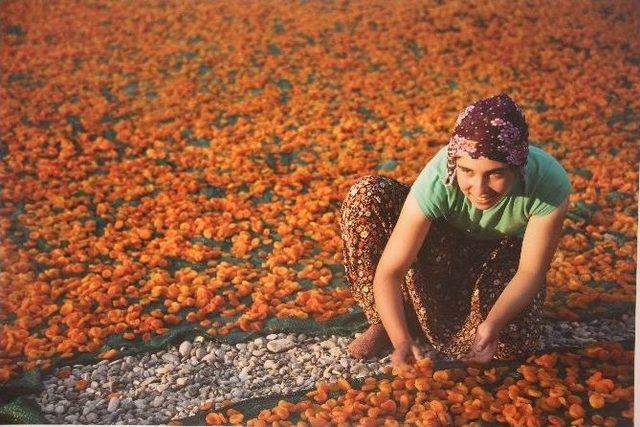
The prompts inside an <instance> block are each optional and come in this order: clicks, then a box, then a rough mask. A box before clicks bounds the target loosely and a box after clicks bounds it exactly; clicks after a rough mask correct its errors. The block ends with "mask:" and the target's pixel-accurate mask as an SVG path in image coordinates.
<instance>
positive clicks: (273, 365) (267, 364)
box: [264, 359, 278, 369]
mask: <svg viewBox="0 0 640 427" xmlns="http://www.w3.org/2000/svg"><path fill="white" fill-rule="evenodd" d="M277 367H278V364H277V363H276V362H274V361H273V360H271V359H267V361H266V362H264V369H275V368H277Z"/></svg>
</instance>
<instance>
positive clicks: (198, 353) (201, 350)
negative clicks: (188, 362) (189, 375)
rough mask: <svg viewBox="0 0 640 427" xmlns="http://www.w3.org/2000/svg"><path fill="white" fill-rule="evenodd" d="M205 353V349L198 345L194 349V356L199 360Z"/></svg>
mask: <svg viewBox="0 0 640 427" xmlns="http://www.w3.org/2000/svg"><path fill="white" fill-rule="evenodd" d="M206 355H207V350H205V349H204V348H202V347H200V348H198V349H197V350H196V358H197V359H198V360H201V359H202V358H203V357H205V356H206Z"/></svg>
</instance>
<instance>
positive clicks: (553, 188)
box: [526, 145, 573, 197]
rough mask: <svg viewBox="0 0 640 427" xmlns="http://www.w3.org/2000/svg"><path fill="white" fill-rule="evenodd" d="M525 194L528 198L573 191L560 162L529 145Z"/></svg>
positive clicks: (539, 148)
mask: <svg viewBox="0 0 640 427" xmlns="http://www.w3.org/2000/svg"><path fill="white" fill-rule="evenodd" d="M526 181H527V185H526V188H527V189H526V193H527V194H528V195H529V196H532V195H535V196H537V197H540V196H541V195H551V194H553V193H554V192H561V193H567V192H571V191H573V187H572V186H571V182H570V179H569V174H568V173H567V171H566V170H565V168H564V167H563V166H562V164H561V163H560V161H559V160H558V159H556V158H555V157H554V156H553V155H551V154H549V153H548V152H547V151H545V150H544V149H543V148H541V147H538V146H535V145H530V146H529V155H528V157H527V165H526Z"/></svg>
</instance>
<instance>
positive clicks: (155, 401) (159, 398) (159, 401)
mask: <svg viewBox="0 0 640 427" xmlns="http://www.w3.org/2000/svg"><path fill="white" fill-rule="evenodd" d="M163 402H164V396H156V397H155V398H154V399H153V401H152V402H151V406H153V407H154V408H157V407H158V406H160V405H162V403H163Z"/></svg>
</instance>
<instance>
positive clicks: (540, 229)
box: [463, 197, 569, 363]
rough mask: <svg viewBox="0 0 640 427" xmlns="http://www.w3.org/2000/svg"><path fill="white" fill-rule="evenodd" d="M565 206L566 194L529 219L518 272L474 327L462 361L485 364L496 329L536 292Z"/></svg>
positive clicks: (558, 233) (559, 231) (493, 345)
mask: <svg viewBox="0 0 640 427" xmlns="http://www.w3.org/2000/svg"><path fill="white" fill-rule="evenodd" d="M568 206H569V197H567V198H566V199H565V200H564V201H563V202H562V203H561V204H560V205H559V206H558V207H557V208H556V209H554V210H553V211H552V212H551V213H549V214H547V215H545V216H533V217H531V218H530V219H529V223H528V224H527V229H526V230H525V233H524V239H523V242H522V250H521V253H520V263H519V264H518V271H517V272H516V274H515V275H514V276H513V278H512V279H511V281H510V282H509V284H508V285H507V286H506V287H505V289H504V290H503V291H502V293H501V294H500V296H499V297H498V299H497V301H496V302H495V303H494V305H493V307H492V308H491V310H490V311H489V314H488V315H487V318H486V319H485V320H484V321H483V322H482V323H481V324H480V325H479V326H478V329H477V330H476V337H475V340H474V343H473V346H472V349H471V351H470V352H469V353H468V354H467V355H466V356H465V357H463V360H465V361H466V362H473V363H486V362H488V361H489V360H491V358H492V357H493V354H494V352H495V350H496V347H497V340H498V335H499V334H500V331H501V330H502V329H503V328H504V327H505V326H506V325H507V324H508V323H509V322H510V321H511V320H512V319H513V318H514V317H516V316H517V315H518V314H519V313H520V312H521V311H522V310H523V309H524V308H525V307H526V306H527V305H528V304H529V303H530V302H531V301H532V300H533V298H534V297H535V296H536V294H537V293H538V292H539V291H540V288H541V287H542V286H543V285H544V283H545V279H546V276H547V270H549V267H550V266H551V261H552V260H553V255H554V253H555V251H556V248H557V247H558V242H559V240H560V236H561V234H562V225H563V222H564V217H565V214H566V212H567V209H568Z"/></svg>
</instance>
